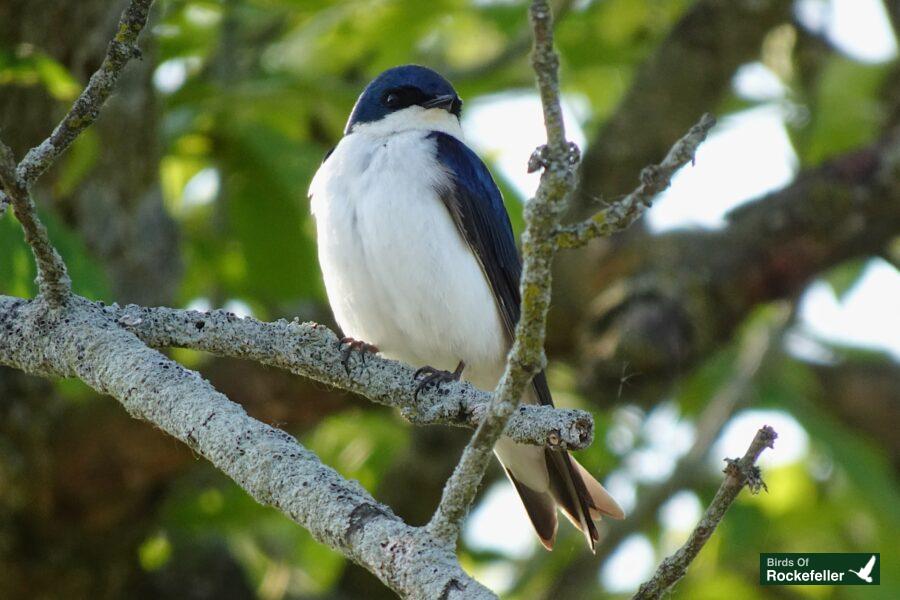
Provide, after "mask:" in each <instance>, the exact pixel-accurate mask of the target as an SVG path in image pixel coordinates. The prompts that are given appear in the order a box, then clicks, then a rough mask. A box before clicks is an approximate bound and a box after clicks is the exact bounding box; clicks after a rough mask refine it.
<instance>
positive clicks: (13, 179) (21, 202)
mask: <svg viewBox="0 0 900 600" xmlns="http://www.w3.org/2000/svg"><path fill="white" fill-rule="evenodd" d="M0 187H2V188H4V189H5V190H6V194H7V196H8V197H9V199H10V201H11V204H12V209H13V214H15V215H16V218H17V219H18V220H19V223H21V224H22V229H23V230H24V232H25V241H26V242H28V245H29V246H31V252H32V254H34V260H35V263H36V264H37V283H38V289H39V290H40V292H41V293H42V294H44V295H45V296H46V297H47V301H48V302H49V303H50V304H51V305H52V306H58V305H60V304H62V303H63V302H64V301H65V299H66V297H68V295H69V293H70V292H71V290H72V280H71V279H69V275H68V273H67V272H66V264H65V263H64V262H63V259H62V257H61V256H60V255H59V252H57V251H56V248H54V247H53V244H51V243H50V237H49V236H48V235H47V228H46V227H44V224H43V223H41V220H40V219H39V218H38V215H37V208H36V207H35V205H34V202H33V201H32V199H31V195H30V194H29V193H28V186H27V185H26V184H25V182H24V181H23V180H22V178H21V177H19V175H18V174H17V173H16V160H15V157H14V156H13V152H12V150H10V148H9V146H7V145H6V144H4V143H3V142H2V141H0Z"/></svg>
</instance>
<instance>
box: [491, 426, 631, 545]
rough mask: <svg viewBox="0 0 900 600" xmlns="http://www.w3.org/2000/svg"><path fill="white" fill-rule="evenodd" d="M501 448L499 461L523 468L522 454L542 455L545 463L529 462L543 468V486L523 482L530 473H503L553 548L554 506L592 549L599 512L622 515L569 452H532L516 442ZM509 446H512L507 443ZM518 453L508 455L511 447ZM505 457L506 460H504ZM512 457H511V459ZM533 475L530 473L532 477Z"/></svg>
mask: <svg viewBox="0 0 900 600" xmlns="http://www.w3.org/2000/svg"><path fill="white" fill-rule="evenodd" d="M503 446H505V447H504V448H503V451H502V452H501V451H499V450H500V448H498V452H497V457H498V458H499V459H500V461H501V463H503V462H508V463H509V464H516V466H517V468H519V469H521V468H522V466H523V465H522V462H523V461H522V455H524V454H526V453H529V454H531V455H532V456H533V457H534V458H535V459H536V460H538V461H540V459H541V458H542V459H543V463H544V464H535V465H532V466H531V468H532V469H542V468H543V469H546V473H547V476H548V480H547V481H548V485H547V486H546V489H544V490H540V491H539V490H535V489H533V488H532V487H530V486H529V485H528V484H526V483H525V482H524V481H523V480H525V481H528V480H529V477H527V476H521V475H520V477H517V476H516V473H515V472H514V471H513V470H511V469H510V468H509V467H506V468H505V470H506V474H507V475H508V476H509V479H510V481H512V483H513V485H514V486H515V488H516V491H517V492H518V493H519V498H520V499H521V500H522V504H523V505H524V506H525V511H526V512H527V513H528V517H529V519H530V520H531V524H532V525H533V526H534V529H535V532H536V533H537V535H538V538H540V540H541V544H542V545H543V546H544V547H545V548H546V549H547V550H552V549H553V544H554V542H555V540H556V531H557V528H558V521H557V516H556V508H557V506H558V507H559V508H560V509H562V512H563V514H564V515H565V516H566V517H567V518H568V519H569V521H571V522H572V524H573V525H575V527H577V528H578V529H579V530H581V531H582V533H584V536H585V539H586V540H587V543H588V546H589V547H590V549H591V551H592V552H593V551H594V549H595V547H596V544H597V542H598V541H599V539H600V534H599V532H598V531H597V526H596V525H595V524H594V521H596V520H599V519H600V518H601V516H608V517H612V518H614V519H622V518H624V517H625V513H624V511H623V510H622V509H621V507H620V506H619V505H618V503H616V501H615V500H614V499H613V497H612V496H610V494H609V492H607V491H606V489H605V488H604V487H603V486H602V485H601V484H600V482H599V481H597V480H596V479H595V478H594V477H593V476H592V475H591V474H590V473H588V471H587V470H586V469H585V468H584V467H582V466H581V465H580V464H578V461H576V460H575V459H574V458H572V457H571V456H570V455H569V453H568V452H557V451H553V450H548V449H545V450H544V451H543V457H541V456H540V455H537V456H535V455H536V454H537V453H535V452H534V448H522V449H518V448H515V446H517V445H516V444H510V445H505V444H504V445H503ZM510 446H512V447H510ZM516 450H519V452H516V454H519V453H520V452H521V454H519V456H518V457H515V458H514V457H512V456H510V451H513V452H515V451H516ZM504 458H506V461H504ZM511 459H512V460H511ZM533 480H534V478H533V477H531V481H533Z"/></svg>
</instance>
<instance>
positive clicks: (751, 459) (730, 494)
mask: <svg viewBox="0 0 900 600" xmlns="http://www.w3.org/2000/svg"><path fill="white" fill-rule="evenodd" d="M777 437H778V434H777V433H775V430H774V429H772V428H771V427H769V426H768V425H765V426H763V428H762V429H760V430H759V431H758V432H757V433H756V437H754V438H753V441H752V442H751V443H750V447H749V448H747V452H746V453H745V454H744V456H743V457H742V458H740V459H729V458H726V459H725V462H726V463H727V464H726V466H725V469H724V471H723V472H724V473H725V481H723V482H722V485H721V486H720V487H719V490H718V491H717V492H716V495H715V497H714V498H713V501H712V503H711V504H710V505H709V507H708V508H707V509H706V513H705V514H704V515H703V518H702V519H700V522H699V523H698V524H697V527H696V528H695V529H694V531H693V532H692V533H691V535H690V537H689V538H688V540H687V541H686V542H685V543H684V545H683V546H682V547H681V548H679V549H678V550H677V551H676V552H675V554H673V555H672V556H669V557H668V558H666V559H665V560H663V561H662V563H660V565H659V567H657V570H656V573H655V574H654V575H653V577H651V578H650V579H649V580H648V581H647V582H646V583H644V584H642V585H641V587H640V588H639V589H638V591H637V593H636V594H635V595H634V596H633V597H632V598H633V600H635V599H636V600H645V599H649V598H659V597H661V596H662V595H663V593H665V592H666V590H668V589H669V588H671V587H672V586H673V585H675V584H676V583H677V582H678V581H679V580H680V579H681V578H682V577H684V575H685V573H687V569H688V566H690V564H691V562H692V561H693V560H694V559H695V558H696V557H697V555H698V554H699V553H700V550H702V549H703V546H704V545H705V544H706V542H707V540H709V538H710V537H711V536H712V534H713V532H714V531H715V530H716V527H717V526H718V525H719V522H720V521H721V520H722V517H724V516H725V512H726V511H727V510H728V508H729V507H730V506H731V504H732V503H733V502H734V501H735V499H736V498H737V497H738V494H740V493H741V490H742V489H744V486H745V485H746V486H748V487H749V488H750V491H751V492H752V493H754V494H756V493H758V492H759V490H761V489H765V487H766V484H765V483H763V481H762V479H761V477H760V472H759V467H757V466H756V461H757V460H758V459H759V456H760V455H761V454H762V453H763V450H765V449H766V448H773V447H774V444H775V439H776V438H777Z"/></svg>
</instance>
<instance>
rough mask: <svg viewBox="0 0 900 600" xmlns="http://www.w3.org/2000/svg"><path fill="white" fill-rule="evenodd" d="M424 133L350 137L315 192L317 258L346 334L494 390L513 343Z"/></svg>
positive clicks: (335, 154) (323, 171)
mask: <svg viewBox="0 0 900 600" xmlns="http://www.w3.org/2000/svg"><path fill="white" fill-rule="evenodd" d="M427 136H428V131H427V130H425V129H412V130H406V131H400V132H396V131H386V132H385V131H365V130H361V131H356V130H355V132H354V133H352V134H350V135H347V136H345V137H344V138H343V139H342V140H341V142H340V143H339V144H338V146H337V148H335V150H334V152H333V153H332V154H331V156H330V157H329V158H328V160H327V161H326V162H325V163H324V164H323V165H322V167H321V168H320V169H319V171H318V173H317V174H316V176H315V178H314V179H313V183H312V185H311V186H310V195H311V198H312V212H313V214H314V215H315V219H316V227H317V231H318V247H319V262H320V264H321V268H322V272H323V275H324V278H325V287H326V289H327V292H328V299H329V302H330V304H331V307H332V310H333V311H334V315H335V318H336V319H337V322H338V324H339V325H340V327H341V329H342V330H343V332H344V334H345V335H348V336H351V337H353V338H356V339H359V340H362V341H366V342H369V343H372V344H375V345H376V346H378V347H379V349H380V350H381V352H382V353H383V354H384V355H386V356H388V357H392V358H396V359H398V360H402V361H404V362H408V363H410V364H413V365H417V366H421V365H430V366H433V367H436V368H440V369H445V370H452V369H453V368H455V367H456V364H457V363H458V362H459V361H460V360H463V361H465V362H466V365H467V367H466V371H465V376H466V378H467V379H469V380H470V381H472V382H473V383H475V385H478V386H479V387H482V388H485V389H492V388H493V387H494V385H495V384H496V381H497V379H498V377H499V375H500V373H501V372H502V369H503V361H504V358H505V355H506V351H507V349H508V340H507V338H506V335H505V333H504V329H503V326H502V323H501V320H500V315H499V313H498V311H497V307H496V304H495V301H494V298H493V294H492V293H491V290H490V287H489V285H488V282H487V280H486V279H485V276H484V273H483V271H482V269H481V266H480V265H479V263H478V261H477V259H476V257H475V255H474V254H473V253H472V251H471V250H470V248H469V246H468V244H467V243H466V242H465V240H464V239H463V237H462V236H461V235H460V233H459V232H458V230H457V228H456V226H455V224H454V222H453V220H452V218H451V216H450V213H449V212H448V210H447V208H446V207H445V205H444V203H443V202H442V200H441V199H440V198H439V197H438V195H437V194H436V193H435V188H436V187H437V184H440V183H441V182H442V181H441V180H443V179H444V178H445V177H446V174H445V173H444V171H443V170H442V169H441V168H440V167H439V165H438V164H437V161H436V159H435V149H434V142H433V141H432V140H431V139H428V137H427Z"/></svg>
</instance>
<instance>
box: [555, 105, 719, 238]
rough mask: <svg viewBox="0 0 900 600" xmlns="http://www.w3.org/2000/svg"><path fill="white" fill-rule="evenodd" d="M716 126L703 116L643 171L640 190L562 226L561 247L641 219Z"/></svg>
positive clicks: (620, 229) (714, 122)
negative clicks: (580, 220)
mask: <svg viewBox="0 0 900 600" xmlns="http://www.w3.org/2000/svg"><path fill="white" fill-rule="evenodd" d="M715 124H716V119H715V118H714V117H713V116H712V115H710V114H705V115H703V116H702V117H701V118H700V121H699V122H698V123H697V124H696V125H694V126H693V127H691V129H690V131H688V132H687V134H686V135H685V136H684V137H682V138H681V139H680V140H678V141H677V142H675V145H674V146H672V149H671V150H669V153H668V154H667V155H666V157H665V159H663V161H662V162H661V163H659V164H658V165H651V166H648V167H645V168H644V170H643V171H641V184H640V185H639V186H638V187H637V189H635V190H634V191H633V192H631V193H630V194H628V195H627V196H625V197H624V198H622V199H621V200H618V201H616V202H614V203H612V205H610V206H609V207H607V208H605V209H603V210H601V211H599V212H598V213H596V214H595V215H594V216H593V217H591V218H590V219H587V220H585V221H582V222H581V223H576V224H574V225H567V226H565V227H560V228H559V230H558V231H557V233H556V243H557V244H558V245H559V247H560V248H579V247H581V246H584V245H585V244H587V243H588V242H589V241H591V240H592V239H594V238H597V237H603V236H609V235H612V234H613V233H616V232H618V231H622V230H623V229H626V228H627V227H629V226H630V225H631V224H632V223H634V222H635V221H636V220H638V218H640V216H641V215H642V214H644V212H645V211H646V210H647V209H648V208H650V206H651V204H652V202H653V199H654V198H655V197H656V195H657V194H659V193H660V192H662V191H663V190H665V189H666V188H668V187H669V184H671V182H672V177H673V176H674V175H675V173H676V171H678V169H680V168H681V167H683V166H684V165H686V164H688V163H692V162H693V160H694V155H695V154H696V152H697V148H698V147H699V146H700V144H701V143H703V141H704V140H705V139H706V136H707V134H708V133H709V130H710V129H712V128H713V126H714V125H715Z"/></svg>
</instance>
